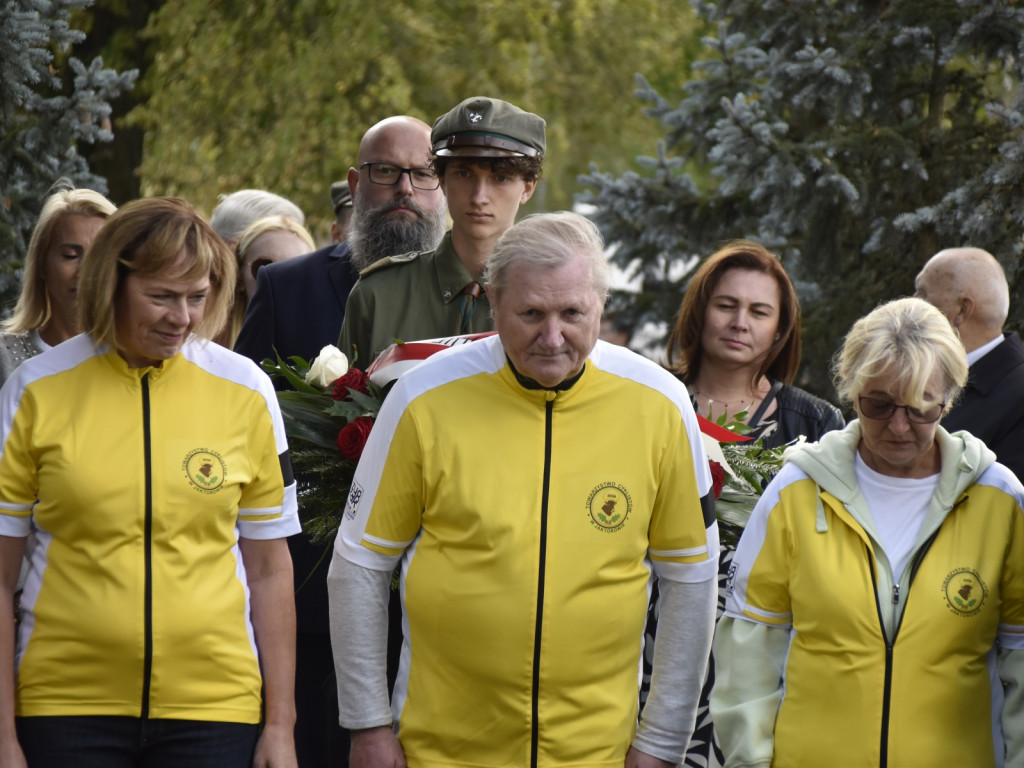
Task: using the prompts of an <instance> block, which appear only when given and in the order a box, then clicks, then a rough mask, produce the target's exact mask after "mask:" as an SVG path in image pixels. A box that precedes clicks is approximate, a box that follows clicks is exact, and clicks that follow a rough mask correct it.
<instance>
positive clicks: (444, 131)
mask: <svg viewBox="0 0 1024 768" xmlns="http://www.w3.org/2000/svg"><path fill="white" fill-rule="evenodd" d="M430 142H431V146H432V150H433V151H432V156H431V162H430V163H424V164H422V165H419V166H415V165H413V164H411V163H410V164H409V167H403V166H402V165H399V164H397V163H380V162H374V161H372V160H368V161H366V162H362V163H361V164H360V166H359V173H360V178H361V179H363V182H361V183H360V184H359V186H358V188H357V199H356V205H357V206H358V204H359V203H358V194H359V193H361V192H363V191H364V190H370V191H373V188H376V191H377V192H379V191H380V190H395V189H398V188H403V187H404V188H408V189H409V190H412V191H415V190H417V189H420V190H423V189H428V188H429V189H437V188H438V187H440V189H441V190H443V192H444V194H445V197H446V198H447V202H448V212H449V214H450V216H451V218H452V228H451V231H450V232H448V233H447V234H445V236H444V237H443V238H442V240H441V243H440V244H439V245H438V246H437V248H435V249H434V250H432V251H419V252H410V253H404V254H401V255H398V256H390V257H389V258H386V259H381V260H380V261H377V262H376V263H374V264H371V265H370V266H368V267H366V268H365V269H363V271H362V272H361V273H360V275H359V282H357V283H356V285H355V286H354V287H353V288H352V293H351V294H350V295H349V300H348V307H347V308H346V311H345V322H344V323H343V325H342V329H341V338H340V339H339V341H338V348H339V349H341V351H342V352H344V353H345V354H346V355H348V356H349V358H350V359H352V360H353V365H355V366H356V367H358V368H361V369H364V370H365V369H366V367H367V366H369V364H370V363H371V362H373V359H374V358H375V357H376V356H377V355H378V354H379V353H380V352H381V351H383V350H384V349H385V348H387V347H388V345H390V344H391V343H393V342H394V341H396V340H403V341H413V340H415V339H427V338H433V337H439V336H451V335H456V334H460V333H477V332H481V331H490V330H493V323H492V321H491V313H490V305H489V304H488V302H487V297H486V296H485V295H484V293H483V286H482V283H481V276H482V274H483V270H484V265H485V264H486V262H487V257H488V256H489V255H490V254H491V251H492V250H493V249H494V244H495V243H496V242H497V241H498V238H499V237H501V235H502V234H504V232H505V231H506V230H507V229H509V228H510V227H511V226H512V224H513V223H514V222H515V218H516V213H517V212H518V211H519V207H520V206H521V205H523V204H524V203H526V201H528V200H529V199H530V197H531V196H532V195H533V192H534V190H535V189H536V187H537V181H538V180H539V178H540V173H541V165H542V164H543V160H544V148H545V124H544V120H543V119H541V118H540V117H538V116H537V115H534V114H532V113H530V112H524V111H523V110H521V109H519V108H518V107H516V106H513V105H512V104H509V103H507V102H504V101H500V100H498V99H490V98H483V97H474V98H471V99H466V100H465V101H463V102H462V103H461V104H459V105H458V106H457V107H455V108H454V109H452V110H450V111H449V112H447V113H445V114H444V115H442V116H441V117H439V118H438V119H437V120H436V121H434V126H433V130H432V131H431V135H430ZM365 182H369V183H365ZM357 213H358V207H357ZM385 235H386V232H382V233H381V236H385ZM357 237H358V235H357V233H354V232H350V233H349V239H350V240H351V241H352V250H353V254H355V252H356V250H357V245H356V239H357ZM395 252H396V251H394V250H392V253H395Z"/></svg>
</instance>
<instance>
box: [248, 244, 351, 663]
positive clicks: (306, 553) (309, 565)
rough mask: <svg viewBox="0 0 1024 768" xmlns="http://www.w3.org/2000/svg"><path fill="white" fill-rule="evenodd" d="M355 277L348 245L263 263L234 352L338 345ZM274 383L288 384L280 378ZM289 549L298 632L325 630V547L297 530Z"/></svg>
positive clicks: (313, 351)
mask: <svg viewBox="0 0 1024 768" xmlns="http://www.w3.org/2000/svg"><path fill="white" fill-rule="evenodd" d="M356 278H358V275H357V274H355V272H354V271H353V269H352V262H351V261H350V260H349V252H348V243H341V244H332V245H328V246H326V247H324V248H321V249H320V250H318V251H313V253H307V254H306V255H305V256H298V257H297V258H294V259H287V260H286V261H282V262H278V263H277V264H268V265H267V266H265V267H263V269H261V270H260V271H259V272H257V273H256V292H255V293H254V294H253V297H252V300H251V301H250V302H249V307H248V309H247V310H246V312H245V321H244V322H243V324H242V330H241V332H240V333H239V334H238V340H237V341H236V342H235V352H238V353H239V354H242V355H245V356H246V357H248V358H249V359H251V360H254V361H255V362H256V364H257V365H259V363H260V362H261V361H262V360H263V359H264V358H267V357H271V358H272V357H273V356H274V350H275V349H276V350H277V352H278V354H280V355H281V357H282V358H283V359H285V360H287V359H288V358H289V357H291V356H293V355H298V356H299V357H303V358H305V359H306V360H312V359H313V358H314V357H316V356H317V355H318V354H319V353H320V350H321V349H322V348H323V347H324V346H325V345H326V344H335V343H337V341H338V334H339V333H341V322H342V320H343V319H344V318H345V302H346V301H347V300H348V293H349V291H351V290H352V286H353V285H355V282H356ZM274 384H275V386H276V387H277V388H278V389H284V388H287V385H285V384H284V382H280V381H278V382H275V383H274ZM288 549H289V550H290V551H291V553H292V561H293V563H294V566H295V614H296V622H297V624H298V630H299V632H315V633H323V634H327V633H328V632H329V624H328V619H327V566H328V565H329V564H330V562H331V557H330V545H329V544H328V545H314V544H313V543H312V542H311V541H310V540H309V539H308V538H307V537H306V535H305V534H301V533H300V534H296V535H295V536H290V537H289V538H288ZM325 674H326V673H325Z"/></svg>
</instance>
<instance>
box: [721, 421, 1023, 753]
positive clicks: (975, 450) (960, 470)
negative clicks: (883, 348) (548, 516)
mask: <svg viewBox="0 0 1024 768" xmlns="http://www.w3.org/2000/svg"><path fill="white" fill-rule="evenodd" d="M859 438H860V430H859V424H858V423H857V422H854V423H852V424H851V425H849V426H847V428H846V429H845V430H843V431H841V432H833V433H829V434H828V435H825V436H824V437H823V438H822V440H821V442H820V443H818V444H817V445H811V446H806V447H803V448H802V449H800V450H798V451H796V452H791V453H789V454H787V457H786V458H787V464H786V466H785V467H784V468H783V470H782V472H780V473H779V475H778V476H777V477H776V478H775V480H774V481H772V483H771V484H770V485H769V486H768V488H767V490H766V491H765V494H764V496H763V497H762V499H761V501H760V503H759V504H758V506H757V508H756V509H755V510H754V513H753V514H752V516H751V518H750V522H749V523H748V524H747V527H746V529H745V530H744V533H743V537H742V539H741V540H740V544H739V547H738V549H737V552H736V556H735V559H734V561H733V568H732V571H731V573H730V580H729V585H728V588H727V594H728V597H727V602H726V616H728V617H731V618H732V619H733V622H734V623H741V622H756V623H758V624H762V625H765V626H770V627H777V628H778V629H780V630H782V631H784V632H787V633H788V635H789V638H790V639H789V643H788V649H786V650H785V651H784V652H785V657H784V658H778V659H767V658H765V659H764V663H763V664H762V667H763V668H765V669H772V668H774V666H773V665H775V664H777V665H778V666H779V667H780V668H781V669H782V670H783V679H782V680H781V681H780V683H779V685H780V690H781V705H778V706H777V712H776V705H774V704H772V699H771V698H770V697H768V696H761V695H759V694H757V693H754V692H751V693H750V701H749V703H748V704H747V705H745V706H748V707H749V712H750V713H751V719H750V720H749V721H748V722H747V723H746V724H745V725H744V727H743V728H733V727H732V726H731V725H727V724H726V722H725V721H724V720H723V721H721V722H720V721H719V720H718V719H717V717H716V724H717V726H718V731H719V734H720V735H721V736H722V740H723V744H732V743H735V744H736V745H738V746H737V748H736V749H737V751H736V753H735V755H734V756H735V757H737V764H743V765H755V764H756V765H761V764H762V763H761V762H760V761H755V760H752V759H739V757H740V755H742V756H743V757H744V758H749V756H750V755H753V754H760V755H761V756H763V757H764V758H765V762H764V764H765V765H767V764H768V760H767V758H768V757H770V759H771V765H772V766H774V767H775V768H801V767H803V766H817V765H836V766H883V768H884V766H886V765H889V766H897V768H900V767H902V766H947V765H948V766H967V765H970V766H998V765H1002V764H1003V752H1004V738H1003V731H1004V729H1005V728H1006V727H1007V726H1009V725H1012V723H1013V721H1016V726H1015V727H1016V729H1017V730H1018V731H1020V730H1021V728H1022V724H1021V722H1022V721H1021V720H1020V712H1019V711H1016V714H1015V715H1009V714H1008V712H1004V711H1003V706H1004V705H1003V686H1002V685H1001V684H1000V683H999V672H1000V671H1003V672H1004V673H1005V672H1007V671H1008V670H1009V667H1008V666H1006V665H1008V664H1010V663H1013V664H1014V665H1015V668H1016V669H1018V670H1019V669H1020V660H1019V657H1017V658H1014V659H1009V658H1004V659H1002V660H1001V661H998V662H997V653H998V652H1002V653H1004V654H1007V653H1009V654H1019V653H1020V652H1021V651H1024V512H1022V508H1021V504H1022V500H1024V490H1022V488H1021V486H1020V483H1019V482H1018V481H1017V479H1016V478H1015V477H1014V476H1013V474H1012V473H1011V472H1010V471H1009V470H1007V469H1006V468H1005V467H1003V466H1002V465H1000V464H994V463H992V454H991V452H990V451H988V450H987V449H986V448H984V446H983V445H982V444H981V442H980V441H978V440H976V439H975V438H972V437H971V436H970V435H967V434H966V433H957V434H954V435H950V434H948V433H947V432H945V430H943V429H942V428H939V429H938V430H937V432H936V443H937V445H938V446H939V449H940V455H941V457H942V469H941V473H940V476H939V480H938V487H937V489H936V491H935V493H934V495H933V497H932V500H931V503H930V508H929V510H928V513H927V516H926V518H925V521H924V524H923V525H922V529H921V531H920V533H919V534H918V539H917V542H916V544H915V548H914V554H913V556H912V557H911V559H910V563H909V565H908V566H907V568H906V571H905V572H904V573H903V574H893V573H892V572H891V570H890V567H889V564H888V561H887V560H886V558H885V556H884V553H883V552H882V550H881V547H880V545H879V544H878V543H877V542H876V541H875V539H874V538H873V536H872V535H871V533H870V531H871V530H872V525H871V523H870V520H871V515H870V513H868V512H867V510H866V509H865V507H864V500H863V496H862V495H861V494H860V491H859V490H858V486H857V481H856V478H855V474H854V455H855V452H856V449H857V444H858V440H859ZM881 512H882V511H878V513H881ZM892 513H893V514H896V513H897V511H896V510H893V511H892ZM723 626H725V627H731V626H732V625H730V624H726V625H723ZM728 631H731V630H730V629H727V630H726V632H728ZM721 638H722V635H721V633H720V640H721ZM745 647H746V646H742V645H738V646H736V647H735V649H734V650H731V651H730V652H729V653H730V655H729V656H728V657H725V658H723V657H722V656H720V655H719V651H720V648H719V647H716V658H718V659H719V660H720V661H721V662H722V663H723V664H729V663H730V662H732V661H734V657H738V656H739V655H740V654H741V653H743V648H745ZM754 652H755V653H757V652H758V651H756V650H755V651H754ZM758 658H760V656H759V657H758ZM1001 664H1002V666H1000V665H1001ZM736 685H737V686H742V685H743V681H742V680H740V679H738V678H737V679H736ZM714 695H715V694H712V696H713V697H714ZM736 698H742V691H740V690H737V691H733V692H731V695H730V699H731V700H735V699H736ZM1015 701H1016V703H1015V704H1014V705H1013V706H1015V707H1018V708H1019V696H1018V697H1017V698H1016V700H1015ZM759 702H767V705H766V707H770V711H761V712H760V714H759V715H757V716H756V717H755V716H754V714H753V713H755V712H757V711H758V710H759V709H762V705H761V704H760V703H759ZM757 717H760V718H761V720H758V719H757ZM737 722H740V721H738V720H737ZM771 723H774V744H773V745H770V744H769V745H761V746H759V745H758V744H757V743H756V740H757V739H758V738H761V737H762V736H763V735H764V734H765V733H768V734H770V733H771V730H770V728H769V726H770V724H771ZM840 735H841V739H840V740H839V741H837V736H840ZM1018 736H1019V734H1018ZM744 740H746V741H747V742H749V743H746V744H744V743H743V742H744ZM1017 757H1018V758H1019V757H1020V755H1019V754H1018V755H1017ZM1014 764H1017V763H1014Z"/></svg>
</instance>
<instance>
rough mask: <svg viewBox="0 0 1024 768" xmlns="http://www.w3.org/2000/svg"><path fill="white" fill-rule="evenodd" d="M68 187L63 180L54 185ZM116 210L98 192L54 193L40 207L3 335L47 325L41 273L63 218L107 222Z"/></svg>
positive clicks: (47, 307)
mask: <svg viewBox="0 0 1024 768" xmlns="http://www.w3.org/2000/svg"><path fill="white" fill-rule="evenodd" d="M63 184H70V182H68V181H66V180H61V181H58V182H57V185H55V186H58V185H63ZM116 210H117V206H115V205H114V204H113V203H112V202H110V201H109V200H107V198H105V197H104V196H103V195H101V194H100V193H99V192H96V191H94V190H91V189H74V188H73V187H70V188H67V187H65V188H63V189H58V190H57V191H56V192H54V193H53V194H52V195H50V197H48V198H47V199H46V202H45V203H43V209H42V211H40V213H39V219H38V220H37V221H36V226H35V229H33V230H32V237H31V239H30V240H29V242H28V251H27V252H26V253H25V270H24V275H23V276H22V280H21V294H20V295H19V296H18V303H17V304H16V305H15V306H14V313H13V314H12V315H11V317H10V318H8V319H7V320H5V321H4V323H3V330H4V331H6V332H7V333H28V332H29V331H34V330H35V329H36V328H42V327H43V326H44V325H46V324H47V323H48V322H49V321H50V315H51V313H52V310H51V308H50V295H49V293H47V290H46V283H45V279H44V277H43V273H44V270H45V267H46V253H47V251H49V250H50V245H51V244H52V243H51V241H52V239H53V232H54V230H55V229H56V228H57V223H58V222H59V221H60V220H61V218H62V217H64V216H69V215H71V214H76V215H79V216H95V217H97V218H100V219H107V218H109V217H110V215H111V214H112V213H113V212H114V211H116Z"/></svg>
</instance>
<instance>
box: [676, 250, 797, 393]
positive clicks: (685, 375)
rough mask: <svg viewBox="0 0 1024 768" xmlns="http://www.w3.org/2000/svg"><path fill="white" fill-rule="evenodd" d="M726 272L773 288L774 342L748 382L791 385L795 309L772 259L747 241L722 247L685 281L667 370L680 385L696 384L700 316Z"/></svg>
mask: <svg viewBox="0 0 1024 768" xmlns="http://www.w3.org/2000/svg"><path fill="white" fill-rule="evenodd" d="M730 269H745V270H749V271H752V272H762V273H764V274H766V275H769V276H771V277H773V278H774V279H775V282H776V283H777V284H778V286H779V304H780V306H779V327H778V330H777V334H778V338H777V339H776V340H775V341H774V343H773V344H772V345H771V347H770V348H769V349H768V353H767V354H766V355H765V357H764V360H762V361H761V364H760V366H758V369H757V373H756V374H755V375H754V381H755V382H756V381H758V380H759V379H760V378H761V377H762V376H764V375H766V374H767V375H769V376H771V377H772V378H773V379H776V380H778V381H781V382H782V383H783V384H792V383H793V378H794V377H795V376H796V372H797V369H798V368H799V367H800V303H799V302H798V300H797V297H796V290H794V288H793V283H792V282H790V280H789V275H787V274H786V270H784V269H783V268H782V264H781V263H780V262H779V258H778V256H776V255H775V254H774V253H772V252H771V251H769V250H768V249H767V248H765V247H764V246H763V245H761V244H760V243H755V242H754V241H753V240H733V241H732V242H730V243H727V244H726V245H725V246H724V247H723V248H720V249H719V250H717V251H716V252H715V253H713V254H712V255H711V256H709V257H708V259H707V261H705V262H704V263H703V264H701V265H700V269H698V270H697V272H696V274H694V276H693V277H692V278H691V279H690V284H689V286H687V288H686V293H685V294H684V295H683V303H682V305H681V306H680V307H679V319H678V320H676V325H675V328H673V329H672V335H671V336H670V337H669V340H668V352H667V354H668V367H669V368H670V369H671V370H672V371H674V372H675V373H677V374H678V375H679V377H680V378H681V379H682V380H683V382H684V383H686V384H692V383H693V381H694V380H695V379H696V378H697V374H698V373H699V371H700V358H701V353H702V350H701V346H700V338H701V335H702V333H703V331H704V316H705V314H706V312H707V307H708V303H709V302H710V301H711V295H712V294H713V293H714V291H715V288H716V287H717V286H718V282H719V281H720V280H721V279H722V276H723V275H724V274H725V273H726V272H728V271H729V270H730Z"/></svg>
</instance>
